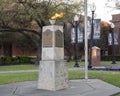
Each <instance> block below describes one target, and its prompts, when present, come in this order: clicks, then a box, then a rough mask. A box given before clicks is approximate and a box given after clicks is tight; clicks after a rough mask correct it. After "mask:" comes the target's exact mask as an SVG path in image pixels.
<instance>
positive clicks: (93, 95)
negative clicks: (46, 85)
mask: <svg viewBox="0 0 120 96" xmlns="http://www.w3.org/2000/svg"><path fill="white" fill-rule="evenodd" d="M118 92H120V88H118V87H115V86H113V85H111V84H108V83H106V82H104V81H101V80H98V79H89V80H70V81H69V87H68V88H67V89H64V90H59V91H47V90H41V89H37V81H25V82H18V83H11V84H5V85H0V96H111V95H113V94H116V93H118Z"/></svg>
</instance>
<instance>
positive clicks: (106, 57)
mask: <svg viewBox="0 0 120 96" xmlns="http://www.w3.org/2000/svg"><path fill="white" fill-rule="evenodd" d="M112 58H113V56H101V60H103V61H111V60H112ZM115 60H116V61H120V56H115Z"/></svg>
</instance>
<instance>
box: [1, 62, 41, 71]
mask: <svg viewBox="0 0 120 96" xmlns="http://www.w3.org/2000/svg"><path fill="white" fill-rule="evenodd" d="M38 67H39V66H38V65H29V64H27V65H10V66H0V71H14V70H35V69H38Z"/></svg>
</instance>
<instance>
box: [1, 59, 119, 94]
mask: <svg viewBox="0 0 120 96" xmlns="http://www.w3.org/2000/svg"><path fill="white" fill-rule="evenodd" d="M103 63H104V64H111V62H110V61H109V62H107V61H106V62H102V64H103ZM80 64H83V65H84V62H80ZM117 64H118V62H117ZM119 64H120V63H119ZM73 66H74V62H69V63H67V67H69V68H71V67H73ZM37 69H38V66H35V65H14V66H0V71H11V70H37ZM88 72H89V73H88V75H89V79H101V80H103V81H105V82H108V83H111V84H113V85H115V86H118V87H120V71H94V70H89V71H88ZM37 79H38V72H22V73H0V84H7V83H12V82H20V81H30V80H37ZM73 79H84V70H70V71H69V80H73ZM116 96H120V94H119V95H116Z"/></svg>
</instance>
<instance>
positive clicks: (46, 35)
mask: <svg viewBox="0 0 120 96" xmlns="http://www.w3.org/2000/svg"><path fill="white" fill-rule="evenodd" d="M43 47H52V31H50V30H46V31H45V32H43Z"/></svg>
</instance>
